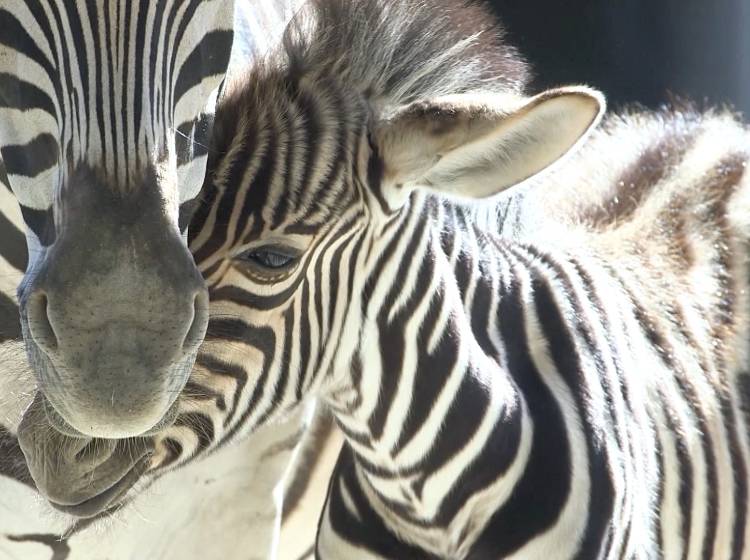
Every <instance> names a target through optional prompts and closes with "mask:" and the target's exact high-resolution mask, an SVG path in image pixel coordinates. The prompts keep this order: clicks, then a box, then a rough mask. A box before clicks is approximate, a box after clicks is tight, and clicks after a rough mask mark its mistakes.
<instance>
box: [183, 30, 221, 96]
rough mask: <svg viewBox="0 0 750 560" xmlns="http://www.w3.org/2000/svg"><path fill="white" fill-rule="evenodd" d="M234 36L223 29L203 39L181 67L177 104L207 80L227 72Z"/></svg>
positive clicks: (210, 33) (212, 32) (208, 34)
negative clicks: (192, 89) (191, 90)
mask: <svg viewBox="0 0 750 560" xmlns="http://www.w3.org/2000/svg"><path fill="white" fill-rule="evenodd" d="M233 36H234V34H233V32H232V30H231V29H221V30H216V31H211V32H209V33H207V34H206V35H205V36H204V37H203V38H202V39H201V42H200V43H198V44H197V45H196V47H195V48H194V49H193V51H192V52H191V53H190V54H189V55H188V56H187V58H186V59H185V62H184V64H183V65H182V66H180V71H179V73H178V74H177V82H176V83H175V86H174V92H173V95H174V103H175V104H176V103H177V102H179V100H180V98H181V97H182V96H183V95H185V93H187V92H188V91H189V90H190V89H191V88H193V87H195V86H197V85H198V84H200V83H201V82H202V81H203V80H204V79H205V78H207V77H209V76H218V75H222V74H224V73H225V72H226V69H227V64H229V53H230V51H231V49H232V39H233ZM175 51H176V49H175Z"/></svg>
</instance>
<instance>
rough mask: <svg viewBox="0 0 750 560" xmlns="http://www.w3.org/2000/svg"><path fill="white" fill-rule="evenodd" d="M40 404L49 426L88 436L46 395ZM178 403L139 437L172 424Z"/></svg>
mask: <svg viewBox="0 0 750 560" xmlns="http://www.w3.org/2000/svg"><path fill="white" fill-rule="evenodd" d="M42 406H44V412H45V414H46V415H47V421H48V422H49V424H50V426H52V427H53V428H54V429H55V430H57V431H58V432H60V433H61V434H63V435H65V436H69V437H73V438H88V437H90V436H87V435H86V434H83V433H81V432H79V431H78V430H76V429H75V428H74V427H73V426H71V425H70V424H68V422H66V420H65V419H64V418H63V417H62V416H61V415H60V413H59V412H57V410H55V407H54V406H52V404H51V403H50V402H49V401H47V398H46V397H43V398H42ZM179 408H180V403H179V399H177V400H175V402H174V403H172V406H170V407H169V409H168V410H167V412H165V413H164V416H163V417H162V419H161V420H159V422H157V424H156V425H155V426H153V427H152V428H151V429H149V430H147V431H145V432H144V433H142V434H140V435H141V437H144V436H152V435H154V434H157V433H159V432H160V431H162V430H165V429H167V428H169V427H170V426H171V425H172V424H174V421H175V420H176V419H177V413H178V412H179Z"/></svg>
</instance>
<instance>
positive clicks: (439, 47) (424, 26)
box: [191, 0, 603, 433]
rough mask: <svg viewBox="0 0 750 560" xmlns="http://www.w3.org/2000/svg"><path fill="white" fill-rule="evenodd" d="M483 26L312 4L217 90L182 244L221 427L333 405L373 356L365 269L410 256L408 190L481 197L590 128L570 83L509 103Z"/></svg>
mask: <svg viewBox="0 0 750 560" xmlns="http://www.w3.org/2000/svg"><path fill="white" fill-rule="evenodd" d="M488 22H489V23H488ZM491 22H492V19H491V18H489V17H488V15H487V14H486V13H485V12H484V11H483V10H481V9H479V8H477V7H476V6H474V7H469V8H467V7H465V6H462V7H451V6H450V5H446V6H438V5H437V4H435V5H432V4H431V5H427V4H426V3H423V2H417V1H414V2H411V1H409V2H387V1H385V0H358V1H350V0H315V1H313V2H311V3H309V4H308V6H307V8H305V9H303V10H302V11H301V12H300V13H298V15H297V16H296V18H295V19H294V20H293V22H292V23H291V24H290V26H289V27H288V28H287V31H286V34H285V40H284V44H283V48H282V49H281V50H280V51H279V52H276V53H275V54H274V55H273V56H270V57H269V58H268V59H267V60H265V62H263V63H260V64H257V65H256V66H255V67H254V68H253V69H252V71H250V73H249V74H248V75H247V76H246V77H245V79H244V80H241V81H239V82H235V83H231V84H228V85H227V90H226V95H224V96H223V97H222V99H221V100H220V102H219V106H218V108H217V115H216V125H215V134H214V145H213V149H212V151H211V155H210V156H209V164H208V166H209V168H208V171H207V176H206V188H205V191H204V192H205V196H204V200H205V201H206V204H205V206H204V207H202V208H201V210H200V211H199V212H198V213H197V215H196V221H195V223H194V227H193V228H191V248H192V249H193V250H194V252H195V255H196V260H197V261H198V262H200V263H201V268H202V271H203V273H204V276H205V277H206V278H207V281H208V284H209V292H210V294H211V301H212V310H211V319H210V321H209V327H208V334H207V337H206V344H205V345H204V347H203V349H202V351H201V354H200V355H199V358H198V366H199V370H200V369H202V370H204V371H205V372H206V373H207V374H208V373H216V374H223V375H224V378H225V379H227V378H228V377H227V376H229V375H231V377H233V378H235V379H239V380H241V382H238V383H237V385H236V386H235V389H234V390H235V391H236V392H237V393H236V394H235V395H234V397H233V398H231V399H228V400H227V399H225V401H224V402H230V403H231V402H233V403H234V404H233V405H232V406H233V408H232V411H230V414H229V416H228V419H227V423H226V424H225V426H229V428H230V433H232V432H233V431H236V430H239V429H240V427H243V428H247V427H248V426H253V425H257V424H260V423H263V422H266V421H268V420H269V419H271V418H273V417H274V416H275V415H277V414H280V413H283V412H284V411H285V409H286V408H287V406H292V405H294V404H295V403H297V402H298V401H299V400H300V399H302V398H303V397H304V396H305V395H306V394H308V393H309V392H310V391H314V390H318V389H321V388H322V389H323V392H324V394H326V395H327V396H328V397H331V399H330V400H331V402H332V404H334V406H335V402H339V404H340V403H341V402H342V401H341V399H339V397H341V398H342V399H343V397H342V395H346V394H348V395H349V396H351V395H352V393H351V392H349V393H347V391H350V390H351V389H352V386H357V384H358V383H359V382H361V381H362V379H361V372H362V368H363V367H364V366H365V365H366V366H367V367H370V366H373V364H377V363H380V361H379V360H380V359H381V358H380V357H379V355H378V351H377V350H374V351H373V352H372V356H373V360H377V361H374V362H373V363H372V364H369V363H368V364H363V362H362V361H361V360H358V359H357V358H356V356H357V355H358V352H359V351H360V350H361V349H363V348H366V347H373V348H378V345H379V344H385V345H386V346H384V347H383V348H381V350H383V354H384V355H388V354H389V350H388V344H391V343H394V340H390V339H389V340H390V342H387V341H386V339H387V334H388V333H387V330H388V329H387V324H388V321H389V318H388V317H389V315H388V313H386V314H385V316H383V317H380V316H379V315H378V311H377V302H380V303H381V304H383V306H385V308H386V309H394V308H398V307H399V301H398V297H397V294H394V292H393V291H392V290H389V289H388V288H386V287H385V286H384V285H383V283H382V282H381V277H382V275H383V273H384V272H387V273H388V275H391V274H392V273H393V272H394V271H396V270H401V269H400V268H399V266H401V264H402V263H403V262H404V260H406V261H408V260H409V259H410V258H412V257H413V256H417V253H415V252H417V251H418V250H419V248H420V242H421V241H423V240H424V226H420V227H418V226H417V225H416V224H418V223H419V221H420V220H422V218H423V217H422V216H421V215H420V213H419V211H418V205H417V204H415V200H416V199H417V198H418V197H423V196H434V195H435V194H438V195H439V196H438V197H437V198H436V200H439V199H440V197H442V196H461V197H468V198H484V197H490V196H493V195H495V194H497V193H499V192H501V191H504V190H505V189H507V188H508V187H511V186H512V185H516V184H518V183H521V182H523V181H524V180H525V179H527V178H529V177H531V176H534V175H536V174H538V173H539V172H541V171H543V170H544V169H546V168H547V167H549V166H550V165H551V164H552V163H553V162H555V161H557V160H559V159H560V158H561V157H563V156H564V155H565V154H566V153H568V152H569V151H570V150H571V149H572V148H573V147H575V146H576V145H577V144H578V143H579V142H580V141H581V140H582V138H583V137H584V136H585V135H586V134H587V132H588V131H589V130H590V129H591V127H593V126H594V125H595V124H596V122H597V121H598V120H599V118H600V115H601V112H602V107H603V101H602V98H601V96H600V95H599V94H598V93H596V92H594V91H592V90H588V89H586V88H583V87H570V88H560V89H556V90H552V91H547V92H544V93H542V94H539V95H536V96H533V97H526V96H524V95H523V94H522V92H521V90H522V87H523V84H524V81H525V78H526V72H525V66H524V64H523V62H522V61H520V60H519V57H518V55H517V53H516V52H515V50H514V49H512V48H510V47H508V46H507V45H504V44H503V43H502V42H500V41H499V38H498V32H497V29H496V28H495V27H494V25H493V24H492V23H491ZM425 193H428V194H427V195H425ZM429 193H432V194H429ZM417 258H420V257H417ZM408 268H409V267H407V269H408ZM394 281H395V282H397V283H398V282H410V281H414V278H411V277H406V276H404V277H402V278H395V279H394ZM422 281H427V280H426V279H422ZM405 293H406V292H405ZM394 298H395V299H394ZM386 300H387V301H386ZM403 303H404V302H401V304H403ZM368 333H369V334H368ZM378 333H379V334H378ZM381 335H382V337H383V338H379V337H380V336H381ZM228 341H231V342H233V343H234V344H233V345H232V347H233V350H234V352H235V353H234V354H232V355H231V356H230V355H229V354H228V353H227V352H226V348H227V346H228V345H227V344H226V343H227V342H228ZM363 352H364V350H363ZM390 352H391V353H393V354H398V345H397V344H395V343H394V344H393V346H392V351H390ZM238 353H239V354H242V355H243V356H244V357H243V359H242V360H237V358H236V357H237V355H238ZM400 358H401V357H397V358H395V359H400ZM382 365H383V366H384V367H385V365H386V364H382ZM373 367H374V366H373ZM357 388H358V389H362V390H363V391H364V390H366V389H367V390H369V392H370V393H371V394H373V395H377V392H378V387H377V386H372V387H357ZM332 395H333V396H335V395H338V396H336V397H335V398H334V397H332ZM360 396H361V394H360ZM352 398H353V399H355V400H356V399H357V398H359V397H352ZM373 398H375V397H373ZM349 405H351V406H354V405H353V404H352V402H349V403H348V404H347V405H346V406H349ZM342 406H343V405H342ZM242 407H245V408H246V409H245V410H242V411H241V412H240V411H238V412H237V413H235V408H242ZM233 423H235V425H234V426H233Z"/></svg>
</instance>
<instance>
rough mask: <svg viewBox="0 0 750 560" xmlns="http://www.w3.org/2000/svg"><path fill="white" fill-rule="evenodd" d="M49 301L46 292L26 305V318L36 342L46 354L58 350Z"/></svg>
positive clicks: (34, 296)
mask: <svg viewBox="0 0 750 560" xmlns="http://www.w3.org/2000/svg"><path fill="white" fill-rule="evenodd" d="M48 308H49V300H48V299H47V294H46V293H44V292H37V293H35V294H33V295H32V296H31V297H30V298H29V300H28V302H27V304H26V318H27V321H28V324H29V330H30V331H31V336H32V338H33V339H34V342H36V344H37V345H38V346H39V347H40V348H41V349H42V350H44V351H45V352H47V353H50V352H54V351H55V350H57V336H56V335H55V329H54V328H53V327H52V323H50V321H49V313H48Z"/></svg>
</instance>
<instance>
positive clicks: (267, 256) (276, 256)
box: [239, 249, 294, 270]
mask: <svg viewBox="0 0 750 560" xmlns="http://www.w3.org/2000/svg"><path fill="white" fill-rule="evenodd" d="M239 259H240V260H242V261H245V262H248V263H252V264H254V265H255V266H258V267H260V268H262V269H266V270H280V269H283V268H286V267H287V266H289V265H290V264H291V263H292V262H294V257H293V256H291V255H287V254H285V253H281V252H279V251H277V250H270V249H254V250H252V251H248V252H247V253H243V254H241V255H240V256H239Z"/></svg>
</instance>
